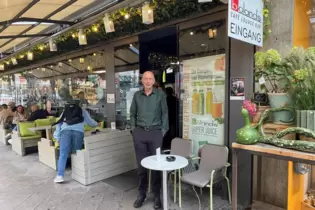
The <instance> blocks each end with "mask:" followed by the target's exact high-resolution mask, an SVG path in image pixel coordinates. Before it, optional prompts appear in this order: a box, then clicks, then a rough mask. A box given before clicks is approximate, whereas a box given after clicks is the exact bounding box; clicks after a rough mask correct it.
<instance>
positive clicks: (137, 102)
mask: <svg viewBox="0 0 315 210" xmlns="http://www.w3.org/2000/svg"><path fill="white" fill-rule="evenodd" d="M130 125H131V128H135V127H137V126H139V127H151V126H161V130H162V132H163V135H165V133H166V132H167V131H168V109H167V101H166V95H165V93H164V92H163V91H161V90H158V89H156V88H153V90H152V93H151V94H150V95H148V96H147V95H146V94H145V93H144V91H143V90H140V91H137V92H136V93H135V94H134V96H133V99H132V104H131V107H130Z"/></svg>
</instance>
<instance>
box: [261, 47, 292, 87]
mask: <svg viewBox="0 0 315 210" xmlns="http://www.w3.org/2000/svg"><path fill="white" fill-rule="evenodd" d="M255 80H256V81H257V82H258V81H259V80H265V81H266V82H265V83H262V84H261V89H262V90H263V91H264V92H272V93H283V92H286V91H287V87H286V85H283V83H284V82H285V80H286V72H285V71H284V66H283V63H282V58H281V55H280V54H279V52H278V51H277V50H274V49H270V50H268V51H266V52H257V53H256V54H255Z"/></svg>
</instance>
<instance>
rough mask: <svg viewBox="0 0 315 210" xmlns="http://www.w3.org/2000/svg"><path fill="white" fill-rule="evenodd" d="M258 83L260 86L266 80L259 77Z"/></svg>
mask: <svg viewBox="0 0 315 210" xmlns="http://www.w3.org/2000/svg"><path fill="white" fill-rule="evenodd" d="M258 81H259V84H261V85H263V84H265V83H266V80H265V78H264V77H263V76H262V77H260V78H259V80H258Z"/></svg>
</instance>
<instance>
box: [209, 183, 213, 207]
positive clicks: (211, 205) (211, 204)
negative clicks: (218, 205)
mask: <svg viewBox="0 0 315 210" xmlns="http://www.w3.org/2000/svg"><path fill="white" fill-rule="evenodd" d="M209 202H210V203H209V205H210V206H209V207H210V210H213V200H212V185H210V201H209Z"/></svg>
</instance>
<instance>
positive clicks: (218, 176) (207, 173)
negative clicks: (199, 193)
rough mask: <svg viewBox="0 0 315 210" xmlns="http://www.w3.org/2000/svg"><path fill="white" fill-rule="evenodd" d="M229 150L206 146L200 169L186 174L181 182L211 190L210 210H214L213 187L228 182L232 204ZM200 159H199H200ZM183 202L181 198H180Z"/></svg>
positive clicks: (223, 147) (218, 146)
mask: <svg viewBox="0 0 315 210" xmlns="http://www.w3.org/2000/svg"><path fill="white" fill-rule="evenodd" d="M228 154H229V151H228V148H227V147H225V146H220V145H211V144H206V145H204V146H203V148H202V151H201V159H200V165H199V169H198V170H197V171H195V172H193V173H189V174H185V175H183V176H182V178H181V180H182V182H184V183H187V184H190V185H193V186H196V187H200V188H204V187H209V188H210V210H213V198H212V196H213V195H212V187H213V185H214V184H216V183H218V182H220V181H223V180H226V183H227V188H228V197H229V202H230V203H231V192H230V181H229V179H228V177H227V174H226V173H227V168H228V167H229V166H230V164H229V163H228V162H227V161H228ZM198 159H199V158H198ZM179 199H180V200H181V196H180V197H179Z"/></svg>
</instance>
